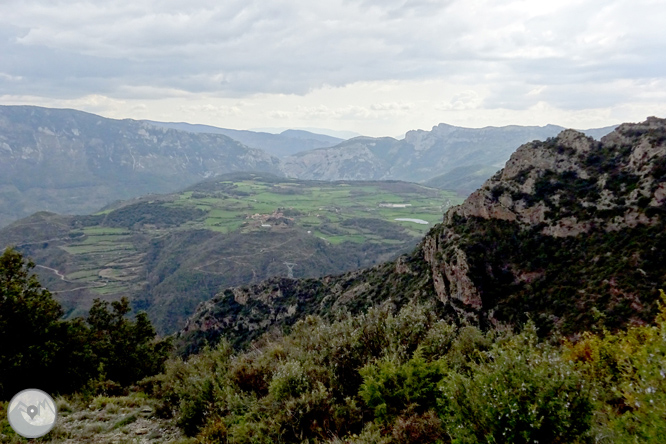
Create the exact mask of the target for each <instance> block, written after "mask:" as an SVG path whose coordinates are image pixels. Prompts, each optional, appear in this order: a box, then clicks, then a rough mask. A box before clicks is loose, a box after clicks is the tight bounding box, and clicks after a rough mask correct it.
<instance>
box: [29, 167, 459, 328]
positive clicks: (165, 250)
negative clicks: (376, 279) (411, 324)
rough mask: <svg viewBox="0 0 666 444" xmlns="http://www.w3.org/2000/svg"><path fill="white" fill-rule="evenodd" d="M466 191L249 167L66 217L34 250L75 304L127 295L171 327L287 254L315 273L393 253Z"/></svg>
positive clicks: (274, 268)
mask: <svg viewBox="0 0 666 444" xmlns="http://www.w3.org/2000/svg"><path fill="white" fill-rule="evenodd" d="M460 202H461V199H460V198H458V197H456V195H454V194H453V193H449V192H446V191H442V190H438V189H433V188H427V187H424V186H421V185H417V184H412V183H405V182H395V181H392V182H379V181H378V182H323V181H299V180H291V179H285V178H278V177H275V176H258V175H251V174H244V175H236V176H235V177H233V179H232V180H230V179H228V178H223V179H220V180H211V181H206V182H202V183H200V184H198V185H195V186H193V187H191V188H189V189H187V190H185V191H183V192H181V193H176V194H172V195H164V196H154V195H152V196H147V197H146V198H144V199H133V200H131V201H127V202H123V203H119V204H114V207H113V208H112V209H106V210H105V211H104V212H100V213H97V214H94V215H91V216H73V217H71V219H67V222H65V221H63V222H62V223H63V224H65V223H66V224H67V225H68V226H71V227H72V228H71V230H70V231H69V232H66V233H63V234H62V235H60V236H59V238H58V239H57V240H51V242H49V243H47V244H45V245H43V246H42V247H40V248H36V247H35V248H33V250H31V252H30V254H31V255H32V257H34V258H35V261H36V263H38V264H40V265H42V266H43V267H42V268H40V269H39V273H40V277H42V278H44V279H47V280H46V282H48V285H49V288H50V289H52V290H53V292H54V293H55V294H56V295H61V298H62V299H61V300H63V301H73V302H71V304H70V305H71V306H69V305H68V306H67V307H66V309H67V311H68V312H73V313H79V312H80V311H81V307H80V306H79V304H80V303H81V301H88V304H89V302H90V301H91V300H92V298H95V297H103V298H106V299H117V298H119V297H120V296H125V295H126V296H129V297H130V298H131V299H132V300H134V301H137V302H136V303H137V304H138V305H137V307H139V308H141V309H145V310H147V311H148V313H149V315H151V317H152V318H153V320H154V321H155V322H156V325H157V326H158V328H160V330H161V331H163V332H170V331H173V328H175V327H176V326H178V325H179V324H178V323H179V322H182V319H183V316H186V315H187V314H188V313H191V311H192V310H193V309H194V307H195V306H196V304H197V303H198V302H200V301H202V300H205V299H207V298H209V297H211V296H212V295H214V294H215V293H216V292H217V291H219V289H220V287H224V286H230V285H244V284H248V283H251V282H259V281H261V280H263V279H266V278H267V277H270V276H274V275H284V274H285V273H286V268H285V265H284V262H292V263H296V264H298V265H297V267H296V268H295V269H294V275H295V277H315V276H321V275H324V274H335V273H340V272H343V271H347V270H350V269H354V268H358V267H364V266H370V265H373V264H376V263H378V262H379V261H384V260H388V259H390V258H391V257H394V256H395V255H396V254H399V253H401V252H404V251H406V250H407V249H409V248H412V247H413V246H414V245H415V244H416V243H417V242H418V240H419V239H420V238H422V237H423V236H424V235H425V233H426V232H427V231H428V230H429V229H430V228H431V227H432V226H433V225H434V224H436V223H438V222H440V221H441V220H442V216H443V214H444V212H445V211H446V210H447V208H448V207H449V206H451V205H456V204H458V203H460ZM397 218H411V219H421V220H424V221H427V222H428V223H427V224H418V223H414V222H407V221H396V220H395V219H397ZM26 242H29V240H26ZM34 245H35V246H39V245H42V244H39V243H34ZM158 299H159V301H160V303H159V304H156V305H153V302H152V301H154V300H158ZM65 305H67V304H65ZM84 305H85V304H84ZM88 306H89V305H88Z"/></svg>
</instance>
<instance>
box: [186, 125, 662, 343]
mask: <svg viewBox="0 0 666 444" xmlns="http://www.w3.org/2000/svg"><path fill="white" fill-rule="evenodd" d="M665 210H666V120H664V119H657V118H649V119H648V120H647V121H646V122H643V123H639V124H623V125H621V126H619V127H618V128H617V129H616V130H615V131H614V132H613V133H611V134H609V135H607V136H605V137H604V138H602V140H601V142H597V141H595V140H594V139H592V138H588V137H586V136H585V135H584V134H582V133H579V132H576V131H573V130H567V131H563V132H562V133H560V134H559V136H558V137H556V138H551V139H548V140H546V141H544V142H538V141H536V142H531V143H528V144H525V145H523V146H521V147H520V148H519V149H518V150H517V151H516V152H514V153H513V154H512V155H511V158H510V159H509V161H508V162H507V164H506V166H505V168H504V169H502V170H501V171H500V172H498V173H497V174H495V175H494V176H493V177H492V178H491V179H489V180H488V181H486V183H485V184H484V185H483V186H482V187H481V188H480V189H479V190H477V191H476V192H474V193H472V195H471V196H470V197H469V198H467V199H466V200H465V202H464V203H463V204H462V205H460V206H457V207H454V208H451V209H449V210H448V211H447V213H446V215H445V217H444V220H443V222H442V223H441V224H438V225H436V226H435V227H433V228H432V229H431V230H430V232H429V233H428V234H427V235H426V237H425V238H424V239H423V241H422V242H421V243H420V245H419V246H418V247H417V248H416V249H415V250H414V251H412V252H411V253H410V254H407V255H404V256H402V257H400V258H398V259H397V260H395V261H393V262H386V263H384V264H380V265H377V266H374V267H372V268H369V269H366V270H359V271H354V272H350V273H346V274H343V275H339V276H330V277H325V278H321V279H302V280H293V279H285V278H273V279H270V280H268V281H265V282H262V283H259V284H256V285H252V286H244V287H234V288H228V289H225V290H222V291H221V292H220V293H219V294H218V295H217V296H216V297H215V298H214V299H212V300H211V301H207V302H205V303H203V304H202V305H201V306H200V307H199V308H198V309H197V312H196V314H195V315H194V316H193V317H192V318H190V320H189V321H188V324H187V326H186V328H185V329H184V330H183V331H182V332H181V333H180V339H181V341H182V344H184V346H185V347H186V348H188V349H189V350H195V349H197V347H198V346H199V344H200V343H201V340H202V339H208V340H215V339H217V338H219V337H220V336H225V337H227V338H229V339H230V340H231V341H232V342H233V343H235V344H236V345H242V344H245V343H247V341H249V340H251V339H254V338H256V337H258V336H260V335H261V334H262V332H265V331H267V330H268V329H271V328H274V327H275V326H280V327H284V326H288V325H291V324H293V323H294V322H295V321H296V320H297V319H299V318H301V317H303V316H304V315H305V314H308V313H314V314H319V315H323V316H326V317H330V316H333V315H334V314H335V313H336V312H347V311H351V312H352V313H357V312H359V311H363V310H365V309H367V308H368V307H371V306H376V305H377V304H387V303H391V304H394V305H397V306H402V305H404V304H405V303H407V302H408V301H414V300H416V301H426V302H430V303H433V302H436V304H435V310H436V311H437V312H438V313H439V315H440V316H442V317H445V318H448V319H450V320H453V321H456V322H461V321H463V320H466V321H468V322H472V323H475V324H478V325H480V326H482V327H483V326H485V327H487V326H492V325H497V324H503V323H508V324H514V325H516V324H521V323H523V322H525V321H526V320H527V318H528V317H531V318H532V319H533V320H534V322H535V323H536V325H537V327H538V328H539V331H540V332H541V334H546V333H549V332H554V331H556V332H560V333H562V334H565V335H571V334H574V333H576V332H580V331H584V330H590V329H592V330H594V329H602V328H609V329H615V328H619V327H622V326H626V325H627V324H641V323H644V322H647V321H649V320H651V319H653V318H654V315H655V313H656V300H657V297H658V289H659V288H660V287H663V286H664V284H665V281H666V265H665V264H666V226H665V224H664V222H665V216H664V212H665Z"/></svg>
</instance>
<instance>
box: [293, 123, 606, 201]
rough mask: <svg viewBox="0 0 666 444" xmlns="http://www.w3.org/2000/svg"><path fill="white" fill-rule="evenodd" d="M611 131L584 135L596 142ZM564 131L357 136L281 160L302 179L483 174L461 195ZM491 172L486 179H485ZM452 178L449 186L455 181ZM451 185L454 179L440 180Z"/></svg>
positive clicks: (445, 129) (445, 130)
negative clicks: (521, 150)
mask: <svg viewBox="0 0 666 444" xmlns="http://www.w3.org/2000/svg"><path fill="white" fill-rule="evenodd" d="M612 129H613V127H608V128H602V129H598V130H588V131H589V132H590V133H591V134H593V135H595V137H598V136H599V135H603V134H606V133H608V132H610V131H612ZM562 130H564V128H563V127H560V126H556V125H546V126H544V127H539V126H515V125H513V126H505V127H499V128H498V127H486V128H478V129H477V128H462V127H456V126H452V125H447V124H444V123H442V124H439V125H437V126H435V127H433V129H432V130H431V131H423V130H416V131H409V132H408V133H407V134H406V135H405V138H404V139H402V140H397V139H393V138H391V137H381V138H372V137H356V138H354V139H350V140H347V141H344V142H342V143H340V144H338V145H336V146H334V147H331V148H321V149H316V150H311V151H306V152H302V153H297V154H295V155H293V156H290V157H287V158H285V159H283V167H282V168H283V171H284V172H285V174H286V175H288V176H290V177H299V178H302V179H311V178H318V179H326V180H339V179H355V180H386V179H397V180H407V181H412V182H424V181H427V180H429V179H432V178H435V177H437V176H441V175H443V174H447V173H449V172H454V171H455V170H457V169H459V168H463V167H464V168H467V169H466V170H458V172H456V173H454V177H455V176H460V172H461V171H470V170H469V168H470V167H472V166H473V167H474V169H473V172H482V175H480V176H479V175H477V176H474V177H471V178H470V180H463V181H462V183H461V187H462V188H461V189H460V190H461V191H471V190H473V189H475V188H476V187H477V186H479V185H480V184H481V183H483V181H484V180H485V179H487V178H488V177H490V174H492V172H494V171H497V170H498V169H499V168H500V167H501V166H502V164H503V163H504V162H506V160H507V159H508V158H509V155H510V154H511V153H512V152H513V150H515V148H516V147H517V146H519V145H521V144H523V143H526V142H530V141H532V140H546V139H547V138H549V137H554V136H556V135H557V134H558V133H559V132H561V131H562ZM489 173H490V174H489ZM455 180H457V179H454V180H453V182H455ZM439 182H442V183H443V184H444V185H445V186H451V184H454V183H452V180H440V181H439Z"/></svg>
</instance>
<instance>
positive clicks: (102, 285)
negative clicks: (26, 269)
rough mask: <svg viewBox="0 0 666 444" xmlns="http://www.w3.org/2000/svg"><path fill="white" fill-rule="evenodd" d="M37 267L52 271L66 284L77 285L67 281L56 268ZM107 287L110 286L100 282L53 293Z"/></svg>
mask: <svg viewBox="0 0 666 444" xmlns="http://www.w3.org/2000/svg"><path fill="white" fill-rule="evenodd" d="M35 267H39V268H43V269H45V270H49V271H52V272H53V273H55V275H56V276H58V277H59V278H60V280H62V281H64V282H67V283H70V284H76V282H75V281H70V280H68V279H66V277H65V275H64V274H62V273H60V272H59V271H58V270H56V269H55V268H51V267H47V266H45V265H35ZM107 285H108V284H107V283H106V282H100V283H99V284H93V285H88V286H85V287H76V288H70V289H69V290H54V291H53V293H68V292H70V291H76V290H84V289H86V288H102V287H106V286H107Z"/></svg>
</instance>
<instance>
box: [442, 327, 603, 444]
mask: <svg viewBox="0 0 666 444" xmlns="http://www.w3.org/2000/svg"><path fill="white" fill-rule="evenodd" d="M439 407H440V412H441V413H442V415H443V419H444V422H445V424H446V427H447V430H448V432H449V433H450V434H451V435H452V437H453V438H454V441H455V442H458V443H461V444H462V443H479V442H481V443H483V442H487V443H516V444H519V443H533V442H538V443H558V442H569V443H575V442H588V441H589V440H590V427H591V420H592V401H591V393H590V387H589V384H587V383H586V381H585V380H584V378H583V377H582V375H581V374H580V372H579V371H577V370H576V368H575V366H574V365H573V364H572V363H571V362H570V361H566V360H564V359H562V358H561V357H560V356H559V355H558V353H557V351H556V350H555V349H553V348H551V347H549V346H547V345H545V344H537V337H536V331H535V328H534V326H533V325H532V326H529V327H528V328H527V329H526V330H525V331H523V332H522V333H521V334H519V335H515V336H511V337H509V338H508V339H506V340H504V341H498V342H496V343H495V344H493V346H492V347H491V348H490V350H489V351H488V352H487V353H486V354H485V359H483V360H482V361H481V362H478V363H472V364H471V366H470V369H469V370H468V371H460V372H459V371H452V372H451V373H450V374H449V375H447V377H446V379H445V382H444V384H443V386H442V398H441V400H440V405H439Z"/></svg>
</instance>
